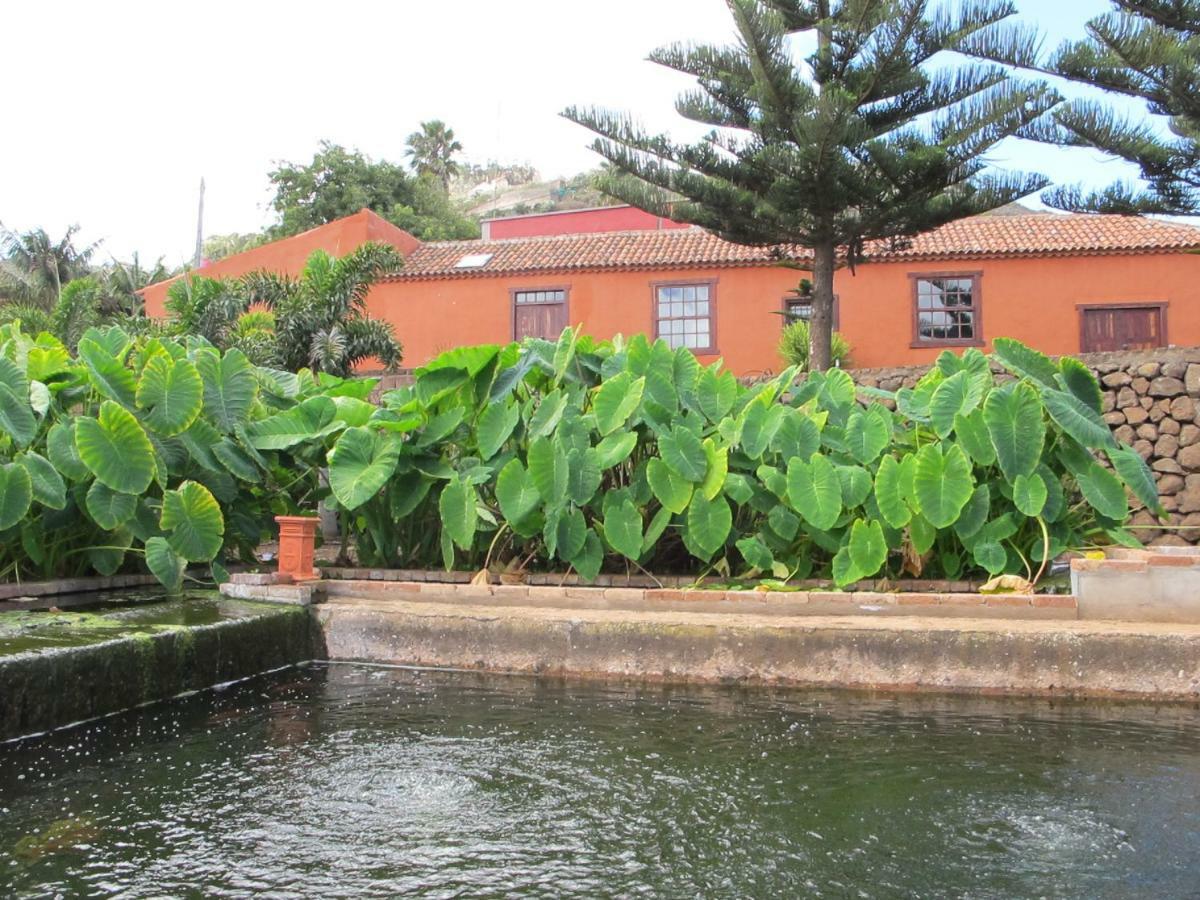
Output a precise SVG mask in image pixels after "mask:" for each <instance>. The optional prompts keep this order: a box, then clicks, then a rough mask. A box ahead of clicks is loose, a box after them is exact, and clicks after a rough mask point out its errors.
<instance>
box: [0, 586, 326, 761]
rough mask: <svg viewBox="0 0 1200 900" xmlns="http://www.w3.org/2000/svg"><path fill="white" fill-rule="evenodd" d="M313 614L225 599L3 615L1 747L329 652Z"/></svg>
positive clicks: (294, 608) (0, 642)
mask: <svg viewBox="0 0 1200 900" xmlns="http://www.w3.org/2000/svg"><path fill="white" fill-rule="evenodd" d="M314 636H315V632H314V629H313V627H312V618H311V616H310V614H309V612H308V610H307V609H305V608H303V607H300V606H276V605H268V604H258V603H247V602H244V601H240V600H234V599H229V598H218V597H216V596H215V595H214V596H212V597H211V598H206V599H189V600H175V601H170V602H165V603H152V604H149V605H147V606H139V607H134V608H130V609H125V610H120V611H116V612H103V613H4V614H0V740H9V739H11V738H15V737H20V736H23V735H29V734H36V733H40V732H44V731H48V730H51V729H54V728H59V727H62V726H65V725H70V724H72V723H74V722H80V721H85V720H87V719H92V718H96V717H98V716H103V715H107V714H110V713H114V712H119V711H121V710H126V709H131V708H133V707H135V706H139V705H141V704H144V703H150V702H153V701H157V700H164V699H167V698H169V697H173V696H176V695H178V694H180V693H183V692H185V691H192V690H200V689H203V688H208V687H212V686H214V685H218V684H222V683H225V682H229V681H234V680H237V679H240V678H246V677H249V676H251V675H256V674H259V673H261V672H266V671H270V670H272V669H277V668H281V667H283V666H288V665H293V664H296V663H299V662H305V661H308V660H311V659H312V658H313V657H314V656H317V655H319V653H318V652H317V651H316V649H315V647H314V642H313V641H314Z"/></svg>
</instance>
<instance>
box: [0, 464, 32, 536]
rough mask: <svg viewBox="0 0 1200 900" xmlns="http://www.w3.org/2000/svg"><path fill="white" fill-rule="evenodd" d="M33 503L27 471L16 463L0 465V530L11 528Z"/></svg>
mask: <svg viewBox="0 0 1200 900" xmlns="http://www.w3.org/2000/svg"><path fill="white" fill-rule="evenodd" d="M32 505H33V483H32V482H31V481H30V478H29V472H28V471H27V470H26V469H25V467H24V466H21V465H18V464H17V463H8V464H7V465H0V531H6V530H8V529H9V528H12V527H13V526H14V525H16V524H17V523H18V522H20V521H21V520H22V519H23V518H25V514H26V513H28V512H29V507H30V506H32Z"/></svg>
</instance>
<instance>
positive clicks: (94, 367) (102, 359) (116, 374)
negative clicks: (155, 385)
mask: <svg viewBox="0 0 1200 900" xmlns="http://www.w3.org/2000/svg"><path fill="white" fill-rule="evenodd" d="M78 353H79V358H80V359H81V360H82V361H83V364H84V365H85V366H87V369H88V374H89V375H91V378H92V385H93V386H94V387H95V388H96V390H98V391H99V392H100V393H101V394H103V395H104V396H105V397H107V398H108V399H109V400H113V401H116V402H117V403H119V404H121V405H122V406H124V407H125V408H126V409H134V408H135V407H136V404H137V381H136V379H135V378H134V375H133V372H131V371H130V370H129V369H127V368H126V367H125V364H124V363H123V362H121V360H120V359H119V358H118V356H116V355H114V354H113V353H110V352H109V351H108V350H107V349H106V348H104V347H102V346H101V345H100V344H99V343H98V342H96V341H94V340H92V339H91V338H87V337H85V338H82V339H81V340H80V341H79V349H78Z"/></svg>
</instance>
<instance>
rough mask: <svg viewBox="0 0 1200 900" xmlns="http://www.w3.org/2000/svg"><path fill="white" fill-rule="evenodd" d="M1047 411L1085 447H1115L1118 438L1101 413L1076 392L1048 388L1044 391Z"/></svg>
mask: <svg viewBox="0 0 1200 900" xmlns="http://www.w3.org/2000/svg"><path fill="white" fill-rule="evenodd" d="M1042 398H1043V400H1044V401H1045V403H1046V411H1047V412H1048V413H1050V418H1052V419H1053V420H1054V421H1055V422H1057V423H1058V425H1059V427H1060V428H1062V430H1063V431H1065V432H1066V433H1067V434H1069V435H1070V436H1071V437H1073V438H1075V440H1077V441H1078V442H1079V443H1081V444H1082V445H1083V446H1085V447H1113V446H1115V445H1116V439H1115V438H1114V437H1113V436H1112V432H1111V431H1110V430H1109V428H1108V426H1107V425H1105V424H1104V420H1103V419H1102V418H1100V413H1098V412H1096V411H1095V410H1094V409H1092V408H1091V407H1089V406H1088V405H1086V404H1085V403H1084V402H1083V401H1082V400H1080V399H1079V398H1078V397H1076V396H1075V395H1074V394H1068V393H1066V392H1065V391H1055V390H1050V389H1046V390H1043V391H1042Z"/></svg>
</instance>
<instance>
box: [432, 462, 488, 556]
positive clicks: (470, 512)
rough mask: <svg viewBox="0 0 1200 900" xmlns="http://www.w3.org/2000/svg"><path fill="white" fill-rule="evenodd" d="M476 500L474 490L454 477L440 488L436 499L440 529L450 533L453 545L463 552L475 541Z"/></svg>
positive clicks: (477, 517) (476, 521)
mask: <svg viewBox="0 0 1200 900" xmlns="http://www.w3.org/2000/svg"><path fill="white" fill-rule="evenodd" d="M476 502H477V498H476V496H475V488H474V487H472V486H471V485H470V484H467V483H466V482H465V481H463V480H462V479H461V478H460V477H459V476H458V475H455V476H454V477H453V478H451V479H450V480H449V481H448V482H446V486H445V487H443V488H442V493H441V496H440V497H438V513H439V514H440V516H441V519H442V527H443V528H445V529H446V531H448V532H450V537H451V538H452V539H453V540H454V543H455V544H457V545H458V546H459V547H461V548H462V549H463V550H470V549H471V544H472V543H473V542H474V540H475V529H476V527H477V526H478V524H479V514H478V513H477V512H476V511H475V504H476Z"/></svg>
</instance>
